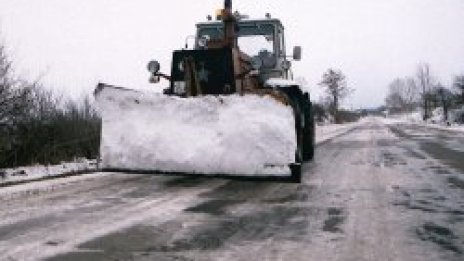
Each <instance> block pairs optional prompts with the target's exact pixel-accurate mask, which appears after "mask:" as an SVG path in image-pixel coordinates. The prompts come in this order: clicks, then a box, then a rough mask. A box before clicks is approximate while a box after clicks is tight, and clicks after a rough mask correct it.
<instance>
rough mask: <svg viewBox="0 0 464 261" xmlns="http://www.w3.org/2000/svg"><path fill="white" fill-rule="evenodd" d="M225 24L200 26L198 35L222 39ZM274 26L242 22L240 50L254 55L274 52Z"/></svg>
mask: <svg viewBox="0 0 464 261" xmlns="http://www.w3.org/2000/svg"><path fill="white" fill-rule="evenodd" d="M223 28H224V26H223V25H222V24H220V25H218V26H217V27H208V28H200V29H199V31H198V37H203V36H207V37H208V38H209V39H221V38H222V37H223V36H224V30H223ZM274 33H275V31H274V26H273V25H272V24H258V23H250V24H240V26H239V30H238V32H237V34H238V46H239V47H240V50H241V51H242V52H244V53H246V54H247V55H249V56H251V57H253V56H257V55H259V54H260V53H263V52H267V53H270V54H272V55H273V54H274Z"/></svg>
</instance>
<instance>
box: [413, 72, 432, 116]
mask: <svg viewBox="0 0 464 261" xmlns="http://www.w3.org/2000/svg"><path fill="white" fill-rule="evenodd" d="M416 78H417V83H418V86H419V88H420V90H421V98H422V108H423V112H424V118H423V119H424V120H427V119H428V118H429V117H430V114H431V108H430V97H431V93H432V89H433V85H434V80H433V78H432V75H431V73H430V65H429V64H427V63H424V64H419V65H418V66H417V74H416Z"/></svg>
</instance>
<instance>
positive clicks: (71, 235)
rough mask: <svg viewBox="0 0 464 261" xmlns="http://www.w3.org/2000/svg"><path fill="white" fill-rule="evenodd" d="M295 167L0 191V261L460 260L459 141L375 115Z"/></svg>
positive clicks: (462, 192) (109, 178)
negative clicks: (242, 177) (244, 174)
mask: <svg viewBox="0 0 464 261" xmlns="http://www.w3.org/2000/svg"><path fill="white" fill-rule="evenodd" d="M303 171H304V175H303V177H304V178H303V182H302V183H301V184H288V183H276V182H251V181H230V180H222V179H206V178H189V177H160V176H143V175H121V174H114V175H113V174H111V175H108V174H98V175H93V176H85V177H77V178H74V179H69V180H68V181H59V182H57V184H55V185H54V186H49V185H44V186H43V187H41V186H37V187H34V188H32V189H31V188H28V190H27V193H26V192H25V191H21V189H20V188H21V187H18V188H19V189H16V191H14V193H3V194H2V193H1V192H2V190H0V200H2V206H1V208H0V260H36V259H46V260H464V135H463V134H459V133H454V132H447V131H438V130H433V129H424V128H420V127H417V126H414V125H405V124H396V125H385V124H383V123H382V122H381V121H380V120H377V119H371V120H369V121H366V122H364V123H363V124H362V125H361V126H360V127H358V128H357V129H356V130H355V131H351V132H349V133H347V134H346V135H342V136H339V137H337V138H335V139H333V140H331V141H329V142H326V143H324V144H323V145H321V146H319V147H318V148H317V156H316V159H315V161H314V162H311V163H308V164H305V165H304V166H303ZM44 184H45V183H44Z"/></svg>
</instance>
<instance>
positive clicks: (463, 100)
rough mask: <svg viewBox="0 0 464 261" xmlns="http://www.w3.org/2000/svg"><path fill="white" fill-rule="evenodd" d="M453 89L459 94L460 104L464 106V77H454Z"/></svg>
mask: <svg viewBox="0 0 464 261" xmlns="http://www.w3.org/2000/svg"><path fill="white" fill-rule="evenodd" d="M453 87H454V89H455V90H456V91H457V92H458V96H459V98H458V102H459V104H464V75H458V76H456V77H454V81H453Z"/></svg>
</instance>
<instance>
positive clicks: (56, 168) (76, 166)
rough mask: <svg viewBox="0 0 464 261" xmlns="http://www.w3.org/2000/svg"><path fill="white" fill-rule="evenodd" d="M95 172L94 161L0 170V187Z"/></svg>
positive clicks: (85, 160) (82, 160)
mask: <svg viewBox="0 0 464 261" xmlns="http://www.w3.org/2000/svg"><path fill="white" fill-rule="evenodd" d="M92 170H96V160H87V159H83V158H81V159H77V160H75V161H74V162H67V163H61V164H58V165H48V166H45V165H34V166H27V167H19V168H10V169H0V185H2V184H7V183H17V182H22V181H30V180H39V179H43V178H47V177H59V176H63V175H69V174H75V173H81V172H85V171H92Z"/></svg>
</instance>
